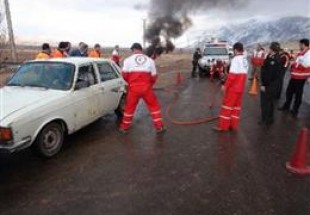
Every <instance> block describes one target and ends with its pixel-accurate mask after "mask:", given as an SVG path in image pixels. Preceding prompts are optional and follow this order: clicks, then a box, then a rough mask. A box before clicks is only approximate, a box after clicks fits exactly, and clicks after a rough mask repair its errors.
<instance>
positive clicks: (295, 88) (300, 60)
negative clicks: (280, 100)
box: [279, 39, 310, 117]
mask: <svg viewBox="0 0 310 215" xmlns="http://www.w3.org/2000/svg"><path fill="white" fill-rule="evenodd" d="M299 46H300V50H301V52H300V53H299V54H298V55H297V58H296V60H295V61H294V62H293V63H292V67H291V79H290V82H289V85H288V87H287V89H286V101H285V103H284V105H283V106H282V107H281V108H279V110H280V111H289V110H290V107H291V103H292V100H293V97H294V96H295V101H294V105H293V110H292V111H291V113H292V115H293V117H297V115H298V111H299V107H300V105H301V102H302V95H303V89H304V85H305V83H306V80H307V79H308V78H309V77H310V50H309V39H302V40H300V41H299Z"/></svg>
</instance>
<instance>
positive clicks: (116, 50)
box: [112, 45, 121, 66]
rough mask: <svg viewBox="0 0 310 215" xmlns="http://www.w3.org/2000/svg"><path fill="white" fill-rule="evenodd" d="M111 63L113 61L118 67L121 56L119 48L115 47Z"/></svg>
mask: <svg viewBox="0 0 310 215" xmlns="http://www.w3.org/2000/svg"><path fill="white" fill-rule="evenodd" d="M112 61H114V62H115V63H116V64H117V65H118V66H120V62H121V56H120V55H119V46H118V45H116V46H115V48H114V50H113V52H112Z"/></svg>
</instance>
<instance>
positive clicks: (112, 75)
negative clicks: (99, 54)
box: [97, 63, 118, 82]
mask: <svg viewBox="0 0 310 215" xmlns="http://www.w3.org/2000/svg"><path fill="white" fill-rule="evenodd" d="M97 65H98V69H99V73H100V79H101V81H102V82H104V81H109V80H113V79H117V78H118V75H117V73H116V71H115V70H114V69H113V68H112V67H111V65H110V64H109V63H98V64H97Z"/></svg>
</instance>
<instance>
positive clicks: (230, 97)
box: [213, 43, 249, 132]
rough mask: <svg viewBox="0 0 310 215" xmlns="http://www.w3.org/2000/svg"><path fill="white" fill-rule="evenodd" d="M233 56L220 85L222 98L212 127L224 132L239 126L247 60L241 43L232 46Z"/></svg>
mask: <svg viewBox="0 0 310 215" xmlns="http://www.w3.org/2000/svg"><path fill="white" fill-rule="evenodd" d="M233 50H234V55H235V56H234V58H233V59H232V61H231V66H230V70H229V74H228V76H227V80H226V83H225V85H223V86H222V91H223V92H224V100H223V105H222V108H221V112H220V116H219V118H220V119H219V122H218V125H217V127H214V128H213V129H214V130H215V131H219V132H225V131H228V130H229V129H232V130H234V131H237V130H238V128H239V122H240V114H241V105H242V97H243V93H244V88H245V83H246V79H247V72H248V67H249V65H248V61H247V59H246V56H244V54H243V52H244V48H243V44H242V43H236V44H234V46H233Z"/></svg>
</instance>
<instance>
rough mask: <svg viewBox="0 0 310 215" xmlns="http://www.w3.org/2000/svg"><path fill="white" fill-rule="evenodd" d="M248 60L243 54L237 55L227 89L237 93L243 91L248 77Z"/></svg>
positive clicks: (232, 64) (230, 72) (228, 78)
mask: <svg viewBox="0 0 310 215" xmlns="http://www.w3.org/2000/svg"><path fill="white" fill-rule="evenodd" d="M247 71H248V62H247V60H246V58H245V57H244V56H243V55H237V56H235V57H234V58H233V59H232V61H231V66H230V70H229V74H228V76H227V80H226V83H225V88H226V90H227V91H228V90H231V91H233V92H235V93H243V91H244V88H245V83H246V79H247Z"/></svg>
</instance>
